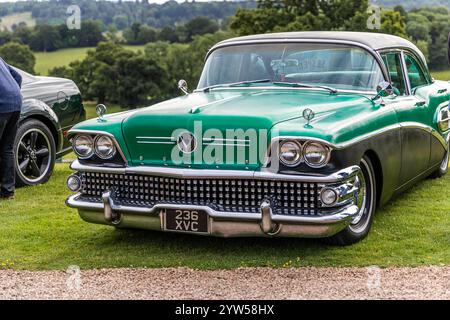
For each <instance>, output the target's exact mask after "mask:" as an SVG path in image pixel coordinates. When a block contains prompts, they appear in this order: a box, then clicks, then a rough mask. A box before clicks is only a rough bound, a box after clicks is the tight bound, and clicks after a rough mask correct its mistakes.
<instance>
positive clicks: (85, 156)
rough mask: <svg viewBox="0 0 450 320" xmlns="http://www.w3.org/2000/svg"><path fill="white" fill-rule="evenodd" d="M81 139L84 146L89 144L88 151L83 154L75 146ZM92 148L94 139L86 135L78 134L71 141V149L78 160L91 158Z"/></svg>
mask: <svg viewBox="0 0 450 320" xmlns="http://www.w3.org/2000/svg"><path fill="white" fill-rule="evenodd" d="M81 139H86V145H88V144H90V151H89V152H87V153H85V154H83V153H81V152H80V149H79V146H78V145H77V142H78V141H80V140H81ZM94 148H95V146H94V139H93V138H92V137H91V136H90V135H88V134H79V135H76V136H75V137H73V139H72V149H73V151H74V152H75V154H76V155H77V157H78V158H79V159H82V160H84V159H89V158H91V157H92V156H93V155H94Z"/></svg>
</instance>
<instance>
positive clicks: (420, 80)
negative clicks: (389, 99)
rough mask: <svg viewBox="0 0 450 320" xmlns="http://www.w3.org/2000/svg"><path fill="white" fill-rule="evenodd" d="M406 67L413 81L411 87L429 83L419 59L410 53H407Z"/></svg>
mask: <svg viewBox="0 0 450 320" xmlns="http://www.w3.org/2000/svg"><path fill="white" fill-rule="evenodd" d="M405 62H406V68H407V70H408V78H409V82H410V83H411V89H412V90H414V89H416V88H418V87H420V86H424V85H427V84H428V80H427V78H426V77H425V74H424V73H423V71H422V69H421V68H420V65H419V63H418V62H417V60H416V59H415V58H414V57H412V56H411V55H409V54H405Z"/></svg>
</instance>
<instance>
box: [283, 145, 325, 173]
mask: <svg viewBox="0 0 450 320" xmlns="http://www.w3.org/2000/svg"><path fill="white" fill-rule="evenodd" d="M330 152H331V151H330V148H329V147H328V146H326V145H324V144H322V143H320V142H316V141H308V142H306V143H304V144H301V143H300V141H297V140H282V141H281V142H280V144H279V152H278V157H279V159H280V161H281V163H283V164H284V165H286V166H288V167H294V166H297V165H298V164H300V162H302V161H304V162H305V163H306V164H307V165H308V166H310V167H311V168H322V167H324V166H326V165H327V164H328V161H329V160H330Z"/></svg>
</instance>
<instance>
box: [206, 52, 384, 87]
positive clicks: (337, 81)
mask: <svg viewBox="0 0 450 320" xmlns="http://www.w3.org/2000/svg"><path fill="white" fill-rule="evenodd" d="M260 79H269V80H271V81H273V82H295V83H304V84H310V85H324V86H331V87H334V88H337V89H343V90H358V91H376V87H377V85H378V84H379V83H380V81H382V80H383V74H382V72H381V68H380V66H379V64H378V62H377V61H376V59H375V58H374V57H373V56H372V55H371V54H370V53H369V52H367V51H365V50H364V49H361V48H359V47H354V46H348V45H335V44H312V43H269V44H245V45H238V46H229V47H224V48H219V49H216V50H214V51H213V52H212V53H211V55H210V56H209V58H208V60H207V61H206V64H205V68H204V69H203V72H202V75H201V78H200V81H199V85H198V89H201V88H206V87H209V86H214V85H220V84H227V83H235V82H240V81H251V80H260Z"/></svg>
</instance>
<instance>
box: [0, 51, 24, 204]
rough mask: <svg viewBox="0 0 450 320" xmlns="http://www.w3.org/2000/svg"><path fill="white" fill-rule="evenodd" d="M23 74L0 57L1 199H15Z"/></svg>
mask: <svg viewBox="0 0 450 320" xmlns="http://www.w3.org/2000/svg"><path fill="white" fill-rule="evenodd" d="M21 87H22V76H21V75H20V74H19V73H18V72H17V71H16V70H15V69H14V68H12V67H11V66H10V65H8V64H7V63H6V62H5V61H4V60H3V59H2V58H1V57H0V159H1V164H0V199H7V200H10V199H14V193H15V184H16V183H15V182H16V181H15V180H16V179H15V168H14V161H15V159H14V140H15V138H16V134H17V129H18V127H19V119H20V110H21V109H22V94H21V92H20V89H21Z"/></svg>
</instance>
